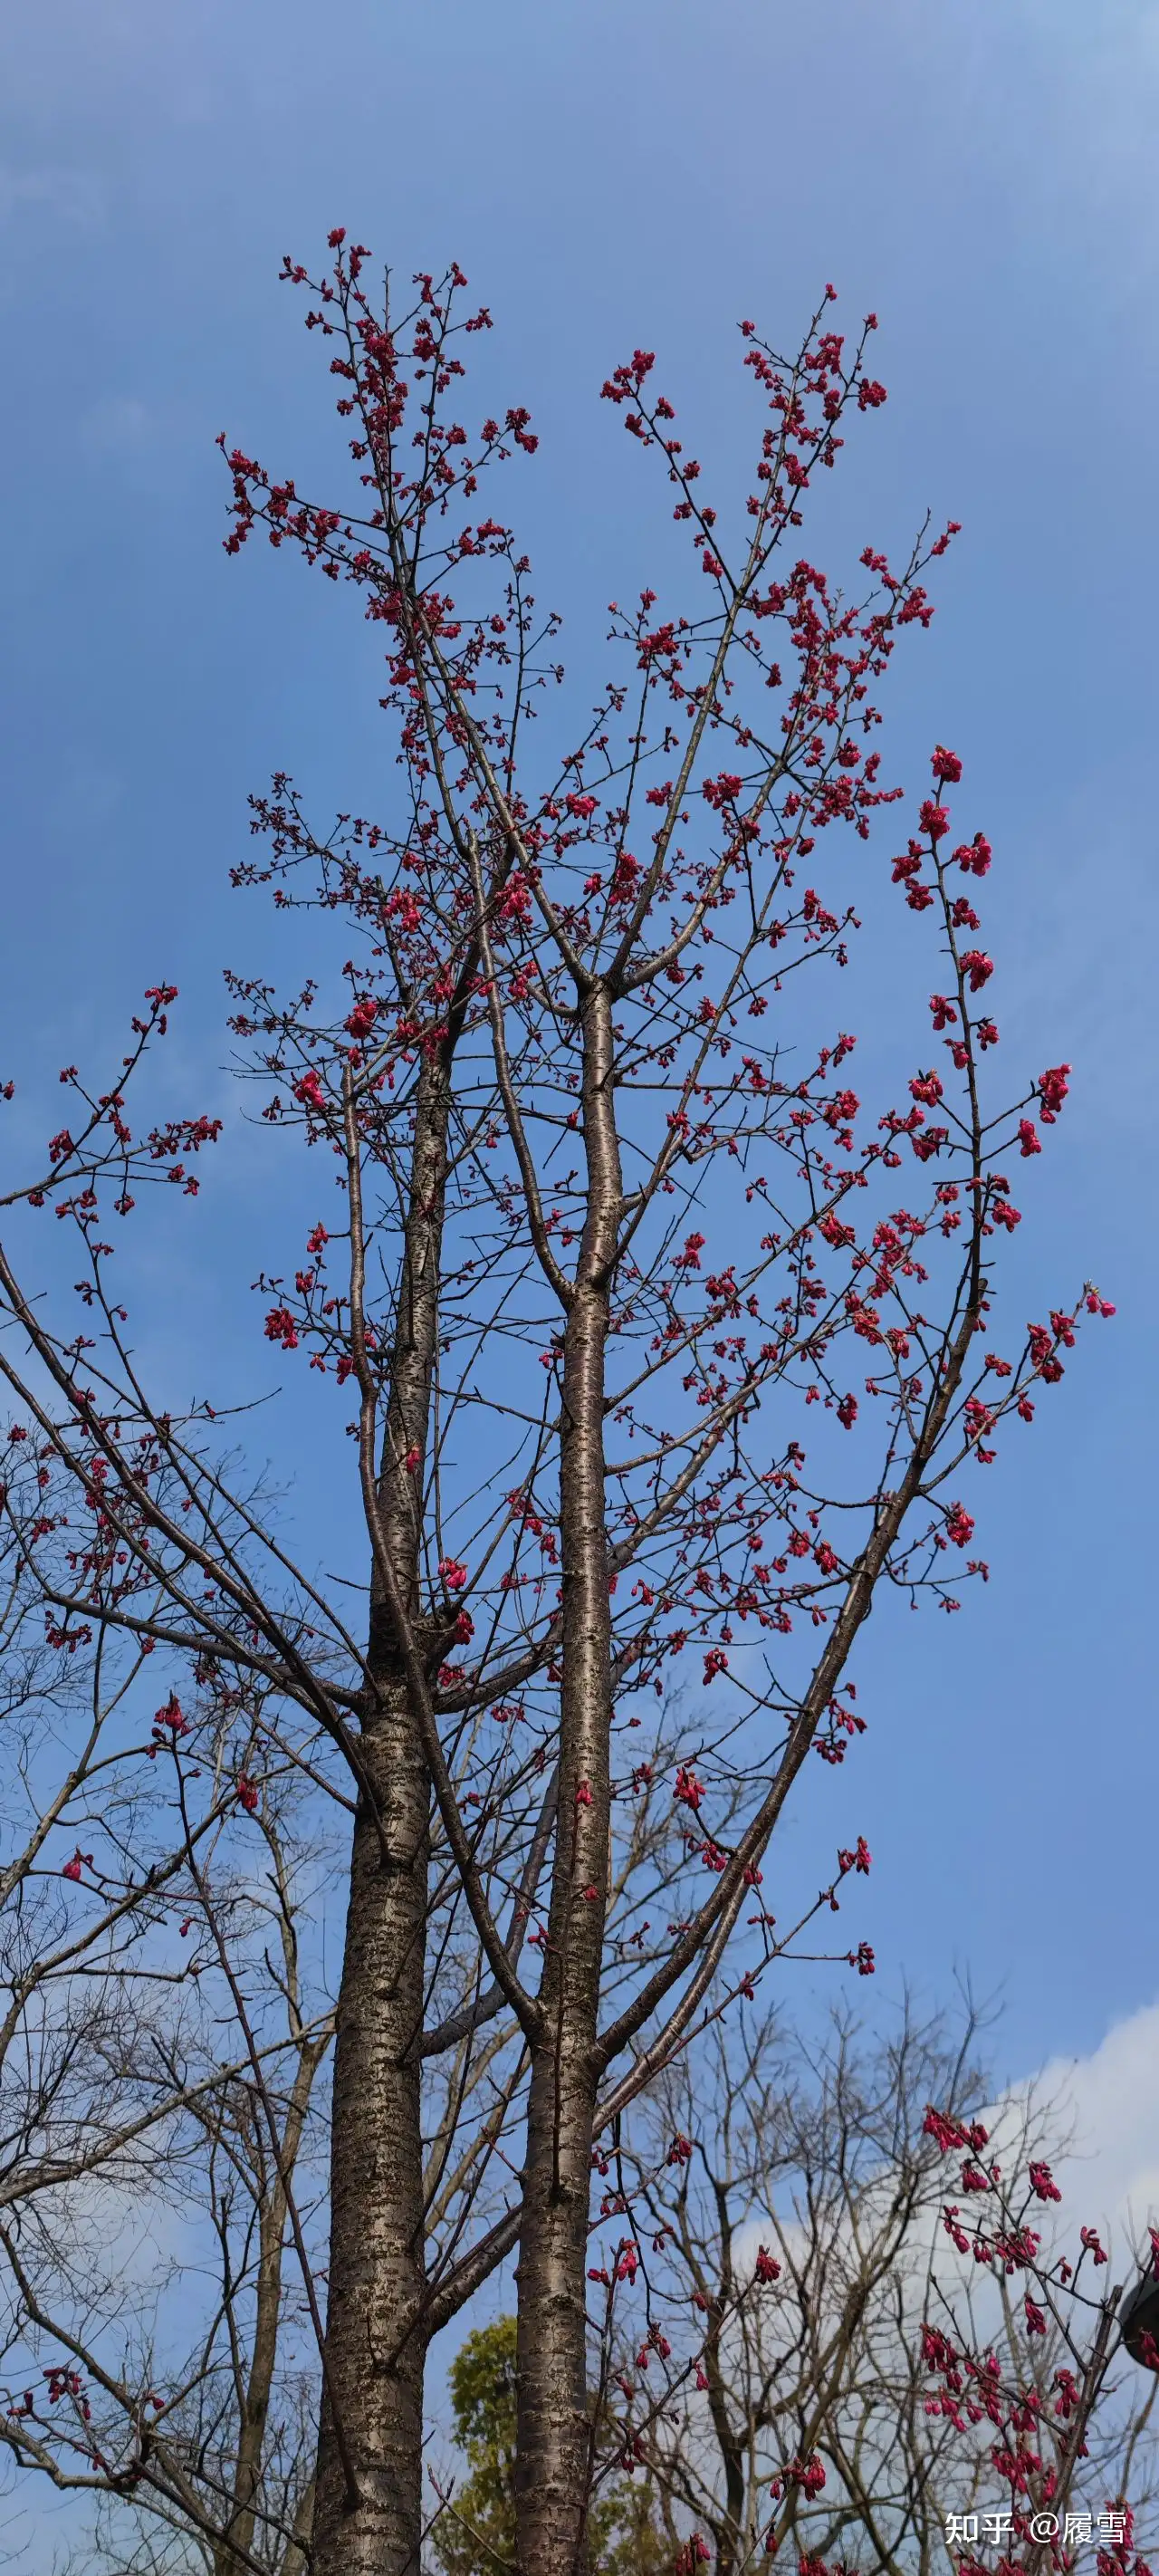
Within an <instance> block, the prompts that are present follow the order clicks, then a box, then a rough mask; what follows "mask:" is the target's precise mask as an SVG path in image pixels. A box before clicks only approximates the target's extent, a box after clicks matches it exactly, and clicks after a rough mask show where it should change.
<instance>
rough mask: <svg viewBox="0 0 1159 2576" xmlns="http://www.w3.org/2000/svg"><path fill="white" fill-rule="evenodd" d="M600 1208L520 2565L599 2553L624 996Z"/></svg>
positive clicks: (598, 1135) (533, 2111) (594, 1212)
mask: <svg viewBox="0 0 1159 2576" xmlns="http://www.w3.org/2000/svg"><path fill="white" fill-rule="evenodd" d="M583 1034H584V1070H583V1090H582V1100H583V1123H584V1142H585V1152H586V1156H587V1182H588V1195H587V1215H586V1221H585V1226H584V1233H583V1238H582V1242H581V1246H580V1253H579V1260H578V1263H577V1268H576V1276H575V1285H574V1289H573V1291H572V1294H571V1296H570V1299H569V1304H568V1312H567V1319H566V1324H565V1331H564V1367H563V1425H562V1434H561V1448H560V1527H561V1539H562V1560H563V1604H562V1628H563V1634H562V1648H561V1661H562V1671H563V1680H562V1684H561V1692H560V1793H559V1823H558V1827H557V1832H556V1847H555V1864H554V1870H553V1877H552V1891H551V1905H550V1911H549V1918H548V1949H547V1956H546V1963H545V1969H544V1980H543V1988H542V2003H543V2007H544V2010H543V2026H542V2035H541V2036H540V2037H539V2039H538V2040H537V2041H536V2043H535V2044H534V2046H533V2050H532V2072H531V2083H530V2092H529V2101H528V2120H527V2153H526V2163H525V2169H524V2184H523V2226H522V2230H521V2236H520V2254H519V2272H518V2280H519V2326H518V2339H517V2348H516V2376H517V2416H518V2435H517V2460H518V2465H517V2470H516V2517H517V2558H518V2566H519V2576H583V2570H584V2569H585V2567H586V2564H587V2490H588V2486H589V2483H590V2463H589V2448H590V2428H589V2421H588V2404H587V2354H586V2332H587V2329H586V2275H587V2233H588V2193H589V2188H590V2173H591V2157H592V2137H593V2126H594V2115H595V2102H596V2085H597V2081H598V2068H597V2062H596V2048H595V2042H596V2020H597V2013H598V2007H599V1995H600V1976H601V1961H602V1953H603V1939H604V1915H605V1910H606V1903H607V1877H608V1848H609V1809H610V1740H611V1714H612V1709H611V1698H612V1676H611V1610H610V1602H609V1591H608V1549H607V1538H606V1516H605V1500H604V1427H603V1426H604V1391H605V1374H606V1345H607V1332H608V1309H609V1293H610V1272H611V1265H612V1261H613V1258H614V1253H615V1246H616V1234H617V1228H618V1223H619V1209H620V1197H621V1180H620V1158H619V1145H618V1139H617V1135H616V1119H615V1102H614V1094H613V1038H612V1020H611V1006H610V1002H609V998H608V995H607V993H606V991H605V990H604V989H603V988H601V987H597V988H596V989H595V991H594V992H593V993H592V994H591V995H590V996H589V997H588V1001H587V1004H586V1008H585V1014H584V1031H583Z"/></svg>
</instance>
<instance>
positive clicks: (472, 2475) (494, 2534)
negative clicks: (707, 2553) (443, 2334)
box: [433, 2317, 672, 2576]
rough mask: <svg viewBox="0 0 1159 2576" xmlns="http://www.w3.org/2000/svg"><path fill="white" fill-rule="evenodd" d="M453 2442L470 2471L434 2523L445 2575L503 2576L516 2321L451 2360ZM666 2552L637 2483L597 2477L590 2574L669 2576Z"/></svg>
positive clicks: (511, 2482) (510, 2555)
mask: <svg viewBox="0 0 1159 2576" xmlns="http://www.w3.org/2000/svg"><path fill="white" fill-rule="evenodd" d="M450 2386H451V2410H452V2419H453V2425H454V2434H455V2440H456V2442H457V2444H458V2446H459V2449H460V2450H461V2451H462V2452H463V2453H464V2455H465V2457H466V2461H467V2465H468V2470H469V2475H468V2476H467V2477H465V2478H463V2479H461V2480H457V2481H456V2484H455V2489H454V2493H453V2495H452V2498H451V2502H450V2504H449V2505H448V2506H447V2508H446V2510H445V2511H444V2512H443V2513H441V2514H440V2516H439V2519H438V2521H437V2523H436V2524H435V2529H434V2534H433V2542H434V2551H435V2556H436V2559H437V2561H438V2564H439V2566H440V2567H441V2568H442V2569H443V2571H444V2576H503V2571H504V2570H510V2569H513V2568H514V2565H515V2319H514V2317H497V2318H496V2320H495V2323H494V2324H493V2325H489V2326H480V2327H478V2328H477V2329H476V2331H475V2333H474V2334H471V2335H468V2337H467V2340H466V2342H465V2344H464V2345H463V2347H462V2350H461V2351H460V2352H458V2353H457V2354H456V2356H455V2359H454V2361H453V2362H452V2364H451V2372H450ZM671 2564H672V2551H671V2548H670V2546H669V2544H668V2543H667V2542H666V2540H665V2538H664V2535H663V2533H662V2532H661V2530H660V2528H659V2526H658V2524H657V2522H656V2519H655V2515H654V2511H653V2503H652V2497H651V2493H650V2491H649V2489H648V2488H647V2486H646V2485H645V2484H644V2483H643V2481H642V2480H641V2481H637V2480H633V2479H629V2478H624V2477H621V2478H617V2479H615V2480H614V2481H611V2482H609V2481H607V2480H604V2481H603V2482H602V2483H601V2486H600V2489H599V2491H598V2493H597V2496H596V2500H595V2504H594V2506H593V2510H592V2521H591V2571H592V2576H668V2570H669V2569H670V2567H671Z"/></svg>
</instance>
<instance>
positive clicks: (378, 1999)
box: [312, 1047, 450, 2576]
mask: <svg viewBox="0 0 1159 2576" xmlns="http://www.w3.org/2000/svg"><path fill="white" fill-rule="evenodd" d="M449 1111H450V1050H449V1047H448V1048H445V1049H444V1050H443V1052H442V1054H441V1055H440V1056H438V1057H436V1058H432V1059H429V1060H427V1061H426V1062H425V1063H424V1066H423V1069H422V1072H421V1074H420V1078H419V1088H418V1099H417V1104H416V1113H415V1134H414V1141H413V1148H412V1160H411V1173H410V1192H409V1211H408V1221H407V1227H406V1236H405V1242H404V1251H403V1261H402V1269H401V1277H400V1284H399V1304H398V1314H397V1318H396V1327H395V1341H394V1350H393V1357H392V1367H391V1383H390V1395H389V1402H388V1407H387V1416H386V1425H385V1435H384V1442H383V1452H382V1465H381V1473H380V1478H379V1487H378V1501H379V1512H380V1516H381V1520H382V1524H383V1527H384V1529H385V1531H386V1533H387V1538H388V1544H389V1545H390V1548H391V1552H392V1556H393V1559H394V1563H395V1570H396V1573H397V1577H398V1581H399V1586H400V1590H401V1591H402V1593H403V1595H404V1598H405V1600H406V1603H407V1607H408V1611H409V1613H410V1615H411V1617H412V1619H414V1618H416V1617H417V1615H418V1610H419V1541H420V1530H421V1495H422V1490H423V1472H424V1467H425V1462H426V1454H427V1443H428V1436H429V1426H430V1409H431V1388H432V1379H433V1370H434V1361H435V1354H436V1349H437V1341H438V1298H439V1269H440V1258H441V1250H442V1234H443V1223H444V1214H445V1202H446V1178H447V1133H448V1120H449ZM416 1449H417V1450H418V1452H419V1466H418V1469H417V1472H415V1473H411V1474H408V1473H407V1471H406V1467H405V1460H406V1457H407V1455H408V1453H411V1452H413V1451H414V1450H416ZM367 1660H368V1668H369V1675H370V1690H369V1692H368V1705H367V1710H366V1715H365V1718H364V1720H363V1752H364V1756H365V1760H366V1765H367V1771H368V1775H369V1778H370V1782H371V1785H372V1789H373V1793H374V1797H375V1801H376V1804H377V1808H378V1814H377V1816H376V1815H375V1813H374V1812H373V1810H372V1808H371V1806H370V1803H369V1800H368V1799H367V1798H365V1797H362V1798H360V1800H359V1804H358V1811H357V1815H356V1818H355V1823H354V1835H353V1848H352V1853H351V1864H350V1896H349V1905H348V1911H347V1922H346V1947H345V1954H344V1959H343V1968H342V1983H341V1989H340V1994H339V2001H338V2015H337V2031H336V2041H335V2059H334V2097H333V2112H332V2121H333V2128H332V2143H331V2213H330V2274H329V2292H328V2303H327V2319H326V2357H327V2371H328V2377H329V2380H330V2383H331V2387H332V2389H333V2399H331V2398H330V2397H329V2396H324V2398H323V2404H322V2413H321V2423H320V2431H319V2445H318V2474H317V2500H316V2506H315V2517H314V2532H313V2559H312V2568H313V2576H418V2567H419V2545H420V2536H421V2529H422V2412H423V2371H424V2364H425V2359H426V2342H427V2330H426V2328H425V2326H424V2324H423V2323H422V2322H420V2321H418V2316H417V2312H418V2311H419V2308H420V2305H421V2301H422V2298H423V2293H424V2290H425V2286H426V2266H425V2251H424V2206H423V2158H422V2128H421V2105H420V2063H421V2061H420V2054H419V2041H420V2038H421V2033H422V2020H423V1994H424V1970H425V1947H426V1943H425V1935H426V1912H427V1901H428V1872H429V1840H430V1799H431V1790H430V1778H429V1774H428V1771H427V1767H426V1763H425V1761H424V1759H423V1754H422V1748H421V1743H420V1738H419V1732H418V1727H417V1724H416V1722H415V1718H414V1715H413V1712H412V1710H411V1708H410V1706H409V1704H408V1697H407V1691H406V1687H405V1683H404V1680H403V1675H402V1669H401V1663H400V1657H399V1653H398V1647H397V1642H396V1639H395V1637H394V1634H393V1629H392V1625H391V1622H390V1620H389V1618H388V1616H387V1613H386V1608H385V1604H384V1602H383V1599H382V1587H381V1583H380V1581H379V1580H378V1578H377V1577H376V1578H375V1581H374V1583H373V1584H372V1595H371V1617H370V1641H369V1653H368V1659H367ZM336 2408H337V2410H338V2412H339V2414H340V2416H341V2420H342V2425H343V2428H344V2430H345V2434H346V2440H347V2445H348V2448H349V2450H350V2451H351V2453H352V2455H353V2458H354V2463H355V2472H356V2477H357V2484H358V2498H357V2501H355V2500H354V2499H353V2498H352V2497H351V2495H350V2493H349V2482H348V2480H347V2478H346V2475H345V2473H344V2470H343V2465H342V2461H341V2458H340V2456H339V2445H338V2442H337V2439H336V2430H337V2428H336V2425H335V2420H334V2417H335V2409H336Z"/></svg>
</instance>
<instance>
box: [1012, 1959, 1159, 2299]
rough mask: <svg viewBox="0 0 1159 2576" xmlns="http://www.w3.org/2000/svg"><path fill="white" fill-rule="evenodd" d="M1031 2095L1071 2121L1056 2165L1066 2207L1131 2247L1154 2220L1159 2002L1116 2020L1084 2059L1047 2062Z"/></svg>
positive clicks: (1158, 2194) (1158, 2171)
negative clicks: (1070, 2139) (1067, 2143)
mask: <svg viewBox="0 0 1159 2576" xmlns="http://www.w3.org/2000/svg"><path fill="white" fill-rule="evenodd" d="M1018 2089H1020V2088H1016V2090H1018ZM1035 2091H1036V2093H1038V2094H1039V2096H1040V2097H1041V2098H1043V2099H1046V2100H1051V2101H1055V2102H1057V2103H1058V2104H1059V2107H1060V2109H1061V2110H1062V2111H1063V2113H1064V2115H1067V2116H1069V2118H1070V2120H1071V2122H1072V2123H1073V2144H1072V2146H1071V2148H1070V2150H1069V2151H1068V2154H1067V2156H1066V2157H1065V2159H1062V2160H1060V2163H1059V2174H1060V2178H1061V2179H1062V2181H1063V2184H1064V2188H1065V2191H1066V2200H1067V2205H1068V2207H1069V2206H1072V2205H1073V2208H1074V2212H1075V2215H1076V2216H1077V2217H1080V2218H1081V2219H1082V2220H1083V2221H1084V2222H1085V2223H1088V2224H1090V2225H1093V2226H1098V2225H1102V2226H1104V2227H1105V2228H1107V2229H1108V2230H1109V2231H1110V2233H1111V2236H1112V2238H1113V2240H1114V2243H1115V2247H1116V2250H1119V2249H1120V2248H1125V2247H1126V2246H1127V2245H1128V2243H1131V2244H1137V2242H1138V2239H1139V2236H1140V2234H1142V2233H1143V2232H1144V2231H1145V2230H1146V2227H1147V2225H1148V2222H1149V2220H1151V2219H1154V2218H1155V2217H1156V2216H1157V2215H1159V2004H1148V2005H1146V2006H1145V2007H1144V2009H1143V2010H1142V2011H1140V2012H1136V2013H1132V2014H1131V2015H1130V2016H1129V2018H1128V2019H1127V2020H1126V2021H1120V2022H1115V2023H1114V2024H1113V2025H1112V2027H1111V2029H1110V2030H1109V2031H1108V2032H1107V2035H1106V2038H1105V2039H1103V2040H1102V2041H1100V2044H1099V2046H1098V2047H1097V2048H1096V2049H1094V2050H1093V2051H1092V2053H1091V2055H1090V2056H1089V2057H1075V2058H1052V2059H1051V2060H1050V2062H1049V2064H1048V2065H1046V2066H1044V2067H1043V2069H1042V2072H1041V2074H1040V2075H1039V2076H1038V2077H1037V2078H1036V2079H1035Z"/></svg>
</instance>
